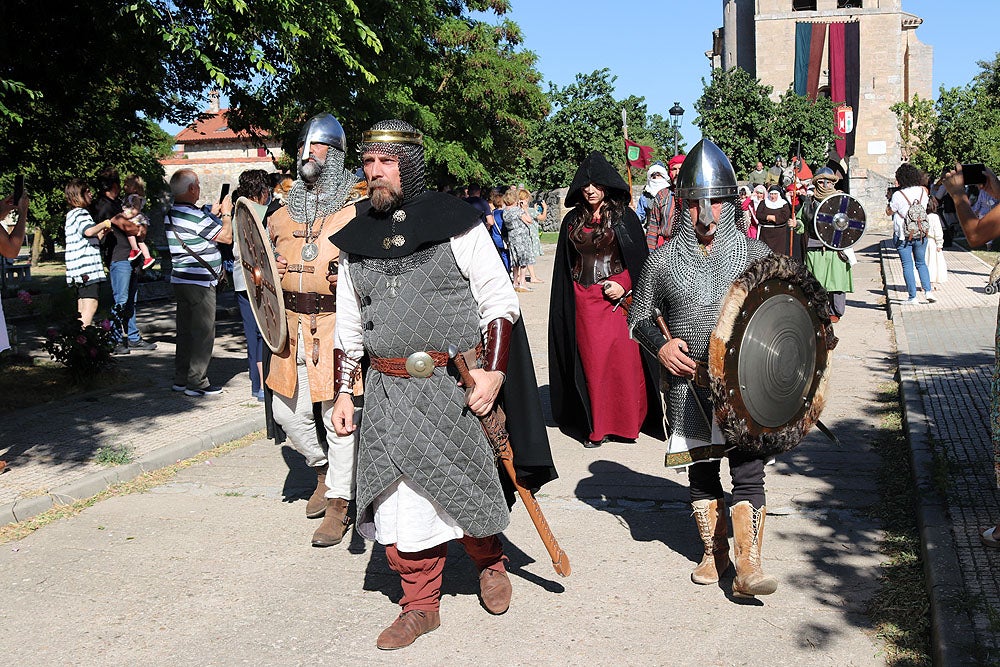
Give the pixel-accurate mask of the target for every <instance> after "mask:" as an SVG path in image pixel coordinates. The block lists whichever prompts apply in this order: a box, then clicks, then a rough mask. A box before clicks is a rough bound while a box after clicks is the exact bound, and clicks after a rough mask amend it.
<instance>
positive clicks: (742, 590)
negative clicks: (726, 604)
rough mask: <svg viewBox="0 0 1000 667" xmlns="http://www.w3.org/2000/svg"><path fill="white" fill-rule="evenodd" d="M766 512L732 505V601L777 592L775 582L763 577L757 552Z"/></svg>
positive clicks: (744, 502) (743, 504)
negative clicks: (734, 565) (733, 555)
mask: <svg viewBox="0 0 1000 667" xmlns="http://www.w3.org/2000/svg"><path fill="white" fill-rule="evenodd" d="M766 517H767V508H766V507H764V506H761V508H760V509H755V508H754V507H753V506H752V505H751V504H750V501H748V500H742V501H740V502H738V503H736V504H735V505H733V546H734V548H735V551H736V578H735V579H734V580H733V597H738V598H751V597H754V596H755V595H770V594H771V593H773V592H775V591H776V590H778V580H777V579H775V578H774V577H770V576H768V575H766V574H764V570H763V568H762V567H761V555H760V553H761V549H762V548H763V543H764V519H765V518H766Z"/></svg>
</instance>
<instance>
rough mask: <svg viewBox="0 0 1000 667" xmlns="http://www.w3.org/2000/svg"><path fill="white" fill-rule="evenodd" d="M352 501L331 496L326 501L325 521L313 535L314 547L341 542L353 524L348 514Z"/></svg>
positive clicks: (330, 545) (328, 545)
mask: <svg viewBox="0 0 1000 667" xmlns="http://www.w3.org/2000/svg"><path fill="white" fill-rule="evenodd" d="M349 505H350V501H348V500H344V499H343V498H329V499H328V500H327V501H326V514H325V516H324V517H323V523H321V524H320V525H319V528H317V529H316V532H315V533H313V536H312V545H313V546H314V547H332V546H334V545H337V544H340V543H341V541H343V539H344V535H346V534H347V529H348V527H349V526H350V525H351V517H349V516H348V515H347V508H348V506H349Z"/></svg>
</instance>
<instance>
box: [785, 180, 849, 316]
mask: <svg viewBox="0 0 1000 667" xmlns="http://www.w3.org/2000/svg"><path fill="white" fill-rule="evenodd" d="M837 180H838V177H837V174H836V173H835V172H834V171H833V170H832V169H830V168H829V167H823V168H821V169H817V170H816V175H815V176H813V179H812V183H813V194H812V195H806V196H805V197H803V198H802V206H801V207H800V208H799V212H798V217H799V221H800V222H801V223H802V224H804V225H806V227H807V228H811V227H812V225H813V221H814V220H815V218H816V210H817V209H818V208H819V206H820V204H822V203H823V202H824V201H825V200H826V199H827V198H828V197H832V196H833V195H836V194H840V191H839V190H837V189H836V188H835V184H836V182H837ZM852 254H853V252H852V251H850V250H841V251H839V252H838V251H836V250H833V249H831V248H827V247H826V246H825V245H823V243H822V241H820V240H819V239H816V238H813V236H812V234H811V233H810V234H809V240H808V246H807V248H806V268H807V269H809V272H810V273H812V274H813V276H815V277H816V280H818V281H819V284H820V285H822V286H823V288H824V289H825V290H826V291H827V293H828V294H829V299H830V310H831V311H833V321H834V322H837V321H839V320H840V318H841V317H843V316H844V311H845V310H846V309H847V294H846V293H847V292H853V291H854V275H853V274H852V273H851V255H852Z"/></svg>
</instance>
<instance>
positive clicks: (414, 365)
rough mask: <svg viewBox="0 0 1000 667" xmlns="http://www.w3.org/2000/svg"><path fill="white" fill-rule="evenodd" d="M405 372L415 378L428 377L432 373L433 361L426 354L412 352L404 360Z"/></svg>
mask: <svg viewBox="0 0 1000 667" xmlns="http://www.w3.org/2000/svg"><path fill="white" fill-rule="evenodd" d="M406 372H407V373H409V374H410V375H411V376H412V377H415V378H426V377H430V376H431V375H432V374H433V373H434V359H432V358H431V355H429V354H427V353H426V352H414V353H413V354H411V355H410V356H408V357H407V358H406Z"/></svg>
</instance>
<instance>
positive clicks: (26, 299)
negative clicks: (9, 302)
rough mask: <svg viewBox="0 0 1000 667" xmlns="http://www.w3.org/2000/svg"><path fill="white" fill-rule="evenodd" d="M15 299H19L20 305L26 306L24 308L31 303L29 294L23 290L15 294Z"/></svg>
mask: <svg viewBox="0 0 1000 667" xmlns="http://www.w3.org/2000/svg"><path fill="white" fill-rule="evenodd" d="M17 298H18V299H20V300H21V303H23V304H24V305H26V306H30V305H31V302H32V298H31V292H26V291H25V290H20V291H19V292H18V293H17Z"/></svg>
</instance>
